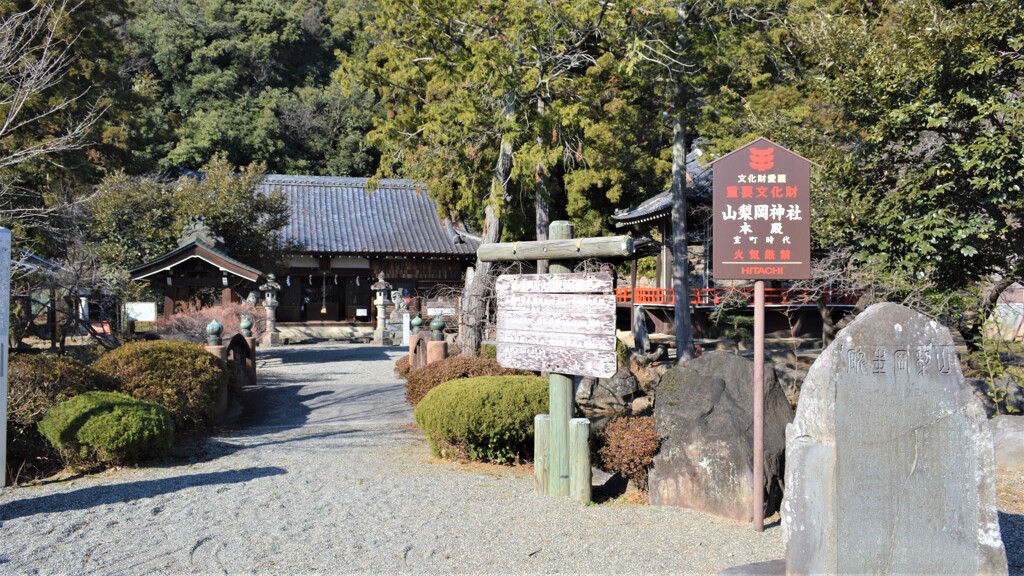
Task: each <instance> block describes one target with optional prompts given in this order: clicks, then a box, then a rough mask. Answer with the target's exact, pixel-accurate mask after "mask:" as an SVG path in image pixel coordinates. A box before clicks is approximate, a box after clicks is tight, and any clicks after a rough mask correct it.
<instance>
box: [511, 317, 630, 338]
mask: <svg viewBox="0 0 1024 576" xmlns="http://www.w3.org/2000/svg"><path fill="white" fill-rule="evenodd" d="M496 317H497V320H498V334H499V336H498V339H499V341H500V339H501V336H500V334H501V330H534V331H536V332H564V331H565V329H566V328H569V327H570V326H571V329H572V330H574V331H576V332H578V333H580V334H615V317H614V316H611V315H608V314H586V313H581V312H577V313H576V314H563V315H561V316H554V317H552V316H548V315H547V314H546V313H545V312H544V311H543V310H530V311H526V310H501V309H499V310H498V313H497V314H496Z"/></svg>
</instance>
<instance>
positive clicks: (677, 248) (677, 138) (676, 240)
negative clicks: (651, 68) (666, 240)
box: [672, 80, 694, 362]
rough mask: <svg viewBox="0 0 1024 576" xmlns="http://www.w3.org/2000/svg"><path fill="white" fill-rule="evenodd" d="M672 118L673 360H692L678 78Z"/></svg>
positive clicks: (683, 129) (683, 134)
mask: <svg viewBox="0 0 1024 576" xmlns="http://www.w3.org/2000/svg"><path fill="white" fill-rule="evenodd" d="M672 92H673V100H674V101H675V102H674V103H675V116H674V118H673V119H672V292H673V294H674V296H675V321H676V361H677V362H685V361H687V360H692V359H693V357H694V354H693V327H692V326H691V325H690V262H689V258H688V256H689V249H688V241H687V234H686V212H687V206H686V124H685V118H684V116H683V113H684V111H685V106H686V104H685V102H684V98H683V90H682V86H681V85H680V84H679V80H677V81H676V83H675V86H674V87H673V91H672Z"/></svg>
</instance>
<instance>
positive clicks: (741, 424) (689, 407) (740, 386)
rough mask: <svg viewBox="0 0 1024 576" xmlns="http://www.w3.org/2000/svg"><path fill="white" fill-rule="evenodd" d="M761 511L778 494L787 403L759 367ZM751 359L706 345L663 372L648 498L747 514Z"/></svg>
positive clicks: (770, 507)
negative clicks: (658, 438)
mask: <svg viewBox="0 0 1024 576" xmlns="http://www.w3.org/2000/svg"><path fill="white" fill-rule="evenodd" d="M764 380H765V386H764V389H765V395H764V396H765V399H764V415H765V427H764V479H765V484H764V486H763V487H762V488H761V489H763V490H764V491H765V500H764V503H765V510H764V512H765V516H768V515H771V514H773V513H774V512H775V511H776V510H778V507H779V504H780V503H781V501H782V487H783V485H782V479H783V454H784V452H785V442H786V439H785V428H786V424H788V423H789V422H790V420H792V419H793V409H792V408H791V407H790V405H789V402H787V401H786V396H785V394H784V393H783V392H782V388H781V387H780V386H779V384H778V382H777V381H776V379H775V371H774V370H773V369H772V367H771V366H770V365H766V366H765V378H764ZM753 381H754V363H753V362H752V361H750V360H747V359H744V358H742V357H740V356H736V355H735V354H731V353H729V352H707V353H705V354H704V355H702V356H701V357H700V358H696V359H694V360H691V361H689V362H687V363H685V364H683V365H681V366H678V367H676V368H673V369H671V370H669V371H668V372H666V373H665V375H664V376H662V378H661V383H660V384H658V389H657V393H656V395H655V403H654V422H655V425H656V426H657V429H658V433H659V434H660V435H661V436H662V437H663V438H664V440H663V442H662V445H661V450H659V451H658V455H657V456H655V458H654V464H653V468H652V469H651V473H650V480H649V492H650V501H651V504H656V505H662V506H683V507H686V508H694V509H696V510H702V511H704V512H708V513H710V514H715V515H717V516H724V517H726V518H732V519H734V520H740V521H744V522H749V521H751V520H752V519H753V504H754V499H753V489H752V484H753V478H754V473H753V468H754V450H753V446H754V427H753V423H754V394H753V389H754V384H753Z"/></svg>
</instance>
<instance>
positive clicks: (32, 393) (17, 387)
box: [7, 354, 109, 479]
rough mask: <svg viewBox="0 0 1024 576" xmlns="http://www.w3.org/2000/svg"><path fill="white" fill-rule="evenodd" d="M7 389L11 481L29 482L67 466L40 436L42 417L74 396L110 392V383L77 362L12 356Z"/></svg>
mask: <svg viewBox="0 0 1024 576" xmlns="http://www.w3.org/2000/svg"><path fill="white" fill-rule="evenodd" d="M7 386H8V388H7V462H8V463H9V464H10V472H11V475H12V476H14V475H17V476H18V478H19V479H31V478H39V477H43V476H46V475H48V474H51V473H53V472H56V471H57V470H59V469H60V468H61V467H62V466H63V463H62V462H61V460H60V458H59V456H58V454H57V453H56V451H55V450H54V448H53V447H52V446H51V445H50V444H49V443H48V442H47V441H46V439H44V438H43V436H42V435H41V434H40V433H39V428H38V426H37V425H38V423H39V420H41V419H42V417H43V414H45V413H46V411H47V410H49V409H50V408H52V407H54V406H55V405H57V404H58V403H60V402H63V401H64V400H67V399H68V398H71V397H72V396H75V395H77V394H80V393H82V392H87V391H90V390H96V389H100V388H106V387H109V383H107V382H105V381H104V379H103V378H100V377H99V375H98V374H97V373H96V371H94V370H93V369H91V368H89V367H88V366H86V365H84V364H82V363H81V362H79V361H78V360H75V359H74V358H69V357H66V356H53V355H48V354H13V355H11V358H10V363H9V365H8V380H7ZM12 479H13V478H12Z"/></svg>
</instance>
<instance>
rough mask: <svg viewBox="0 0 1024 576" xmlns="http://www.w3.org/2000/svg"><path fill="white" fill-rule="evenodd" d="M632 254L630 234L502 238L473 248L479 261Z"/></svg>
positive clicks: (579, 258) (582, 257) (561, 258)
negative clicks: (564, 237)
mask: <svg viewBox="0 0 1024 576" xmlns="http://www.w3.org/2000/svg"><path fill="white" fill-rule="evenodd" d="M552 224H554V222H552ZM632 255H633V238H631V237H629V236H607V237H599V238H578V239H576V240H572V239H568V240H536V241H529V242H501V243H499V244H482V245H481V246H480V248H478V249H477V251H476V257H477V258H478V259H479V260H480V261H482V262H502V261H523V260H543V259H549V260H583V259H586V258H621V257H624V256H632ZM552 272H553V270H552Z"/></svg>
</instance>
